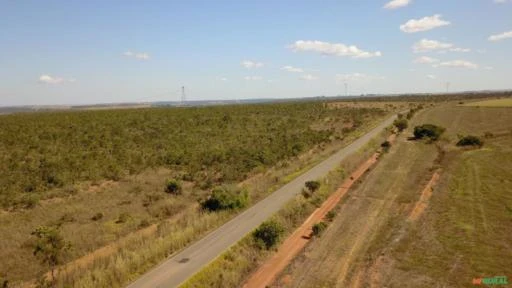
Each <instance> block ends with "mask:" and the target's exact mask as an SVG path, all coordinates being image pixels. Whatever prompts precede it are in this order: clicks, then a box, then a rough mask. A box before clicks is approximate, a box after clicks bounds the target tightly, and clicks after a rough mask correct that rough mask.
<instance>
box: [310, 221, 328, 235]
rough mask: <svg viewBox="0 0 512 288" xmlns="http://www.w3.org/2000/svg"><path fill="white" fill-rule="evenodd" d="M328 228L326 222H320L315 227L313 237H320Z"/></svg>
mask: <svg viewBox="0 0 512 288" xmlns="http://www.w3.org/2000/svg"><path fill="white" fill-rule="evenodd" d="M326 228H327V223H325V222H323V221H322V222H318V223H316V224H315V225H313V236H318V235H320V234H321V233H322V232H323V231H324V230H325V229H326Z"/></svg>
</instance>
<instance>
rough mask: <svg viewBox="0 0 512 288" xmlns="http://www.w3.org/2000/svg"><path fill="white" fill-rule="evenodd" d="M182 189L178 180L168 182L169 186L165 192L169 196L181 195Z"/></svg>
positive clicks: (167, 185) (166, 186)
mask: <svg viewBox="0 0 512 288" xmlns="http://www.w3.org/2000/svg"><path fill="white" fill-rule="evenodd" d="M181 191H182V188H181V183H180V182H179V181H178V180H176V179H171V180H167V184H166V185H165V192H167V193H169V194H175V195H178V194H181Z"/></svg>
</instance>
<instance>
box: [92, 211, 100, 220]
mask: <svg viewBox="0 0 512 288" xmlns="http://www.w3.org/2000/svg"><path fill="white" fill-rule="evenodd" d="M102 218H103V213H101V212H98V213H96V214H94V216H92V217H91V220H92V221H98V220H101V219H102Z"/></svg>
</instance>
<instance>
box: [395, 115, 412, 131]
mask: <svg viewBox="0 0 512 288" xmlns="http://www.w3.org/2000/svg"><path fill="white" fill-rule="evenodd" d="M393 125H395V127H396V129H398V132H402V131H404V130H405V129H407V127H408V126H409V124H408V122H407V119H405V118H398V119H396V120H395V121H393Z"/></svg>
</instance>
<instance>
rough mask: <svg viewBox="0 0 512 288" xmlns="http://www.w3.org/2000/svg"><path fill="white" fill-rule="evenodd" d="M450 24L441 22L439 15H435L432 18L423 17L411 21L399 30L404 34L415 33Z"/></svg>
mask: <svg viewBox="0 0 512 288" xmlns="http://www.w3.org/2000/svg"><path fill="white" fill-rule="evenodd" d="M450 24H451V23H450V22H449V21H445V20H442V19H441V15H440V14H435V15H433V16H427V17H423V18H421V19H411V20H409V21H407V22H406V23H405V24H403V25H400V30H402V31H403V32H405V33H416V32H422V31H428V30H432V29H434V28H438V27H442V26H446V25H450Z"/></svg>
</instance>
